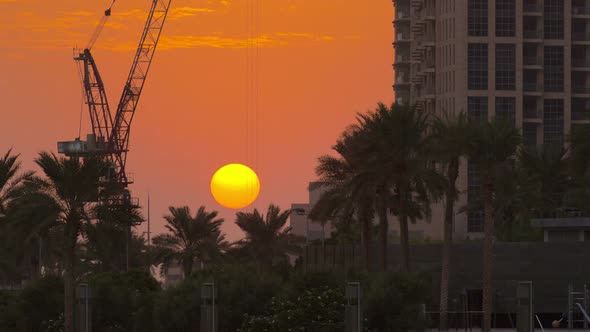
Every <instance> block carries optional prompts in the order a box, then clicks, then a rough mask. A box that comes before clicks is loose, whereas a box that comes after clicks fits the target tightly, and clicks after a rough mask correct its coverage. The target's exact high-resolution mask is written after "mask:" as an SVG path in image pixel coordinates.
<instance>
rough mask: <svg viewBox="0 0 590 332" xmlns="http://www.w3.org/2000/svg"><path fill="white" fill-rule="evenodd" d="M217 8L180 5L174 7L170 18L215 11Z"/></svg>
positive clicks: (169, 14) (175, 18) (174, 18)
mask: <svg viewBox="0 0 590 332" xmlns="http://www.w3.org/2000/svg"><path fill="white" fill-rule="evenodd" d="M215 11H216V10H214V9H211V8H195V7H178V8H172V9H171V10H170V12H169V13H168V18H169V19H171V20H178V19H182V18H186V17H191V16H195V15H197V14H199V13H213V12H215Z"/></svg>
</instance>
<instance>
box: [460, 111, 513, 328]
mask: <svg viewBox="0 0 590 332" xmlns="http://www.w3.org/2000/svg"><path fill="white" fill-rule="evenodd" d="M471 129H472V130H470V131H471V134H470V135H471V136H470V138H471V139H470V140H469V143H470V144H469V150H468V155H469V159H470V161H472V162H474V163H475V164H476V165H477V168H478V171H479V174H480V176H481V179H482V187H483V188H482V189H483V190H482V193H483V202H484V214H485V218H484V234H485V235H484V246H483V303H482V308H483V311H484V317H483V331H485V332H489V331H490V329H491V309H492V296H493V295H492V276H493V273H492V271H493V249H494V244H493V236H494V215H493V214H494V192H495V188H494V183H495V181H496V177H497V174H498V169H499V168H500V167H501V166H502V165H503V164H504V163H506V161H507V160H509V158H511V157H512V156H513V155H514V154H515V152H516V150H517V148H518V146H519V145H520V142H521V137H520V133H519V131H518V130H517V129H515V128H513V126H512V125H511V124H510V123H508V122H507V121H501V120H499V119H493V120H492V121H491V122H483V123H474V124H472V126H471Z"/></svg>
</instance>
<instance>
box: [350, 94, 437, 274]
mask: <svg viewBox="0 0 590 332" xmlns="http://www.w3.org/2000/svg"><path fill="white" fill-rule="evenodd" d="M358 122H359V123H358V125H355V126H354V128H355V129H356V130H357V131H358V133H359V138H358V140H359V141H360V142H359V143H357V144H358V145H359V146H360V147H359V148H358V151H357V152H356V153H357V158H358V160H362V161H363V162H362V165H361V167H362V169H363V171H362V172H363V173H366V174H370V176H369V178H371V180H372V181H373V183H375V184H377V187H376V197H377V204H376V205H375V206H376V210H377V215H378V216H379V222H380V224H381V249H382V252H383V262H382V264H383V268H385V266H386V263H387V257H386V254H385V253H386V251H387V235H388V230H387V225H388V218H387V211H388V210H389V211H390V212H391V213H393V214H394V215H395V216H397V219H398V222H399V226H400V242H401V245H400V249H401V250H400V254H401V270H402V271H404V272H406V271H409V269H410V262H409V234H408V233H409V232H408V222H409V221H411V222H416V220H418V219H422V218H424V217H425V216H427V215H429V214H430V203H431V202H432V201H433V200H437V199H438V198H439V197H440V196H441V195H442V191H443V189H444V183H445V181H444V177H442V176H441V175H440V174H439V173H438V172H437V171H436V169H435V167H434V166H433V163H432V161H433V158H432V155H431V153H430V152H431V150H432V136H431V135H429V133H428V130H429V117H428V115H427V114H426V113H424V112H418V111H416V110H415V109H414V108H411V107H408V106H402V105H397V104H392V105H391V107H387V106H386V105H384V104H382V103H380V104H378V106H377V109H376V110H375V111H373V112H369V113H368V114H360V115H359V117H358Z"/></svg>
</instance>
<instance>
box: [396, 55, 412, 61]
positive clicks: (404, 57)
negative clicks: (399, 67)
mask: <svg viewBox="0 0 590 332" xmlns="http://www.w3.org/2000/svg"><path fill="white" fill-rule="evenodd" d="M408 61H410V57H409V56H403V55H398V56H396V57H395V62H408Z"/></svg>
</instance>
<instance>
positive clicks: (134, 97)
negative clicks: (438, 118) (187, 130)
mask: <svg viewBox="0 0 590 332" xmlns="http://www.w3.org/2000/svg"><path fill="white" fill-rule="evenodd" d="M170 2H171V0H153V2H152V7H151V9H150V12H149V14H148V18H147V21H146V24H145V27H144V29H143V33H142V35H141V39H140V42H139V45H138V47H137V51H136V52H135V58H134V60H133V64H132V65H131V70H130V71H129V76H128V77H127V82H126V83H125V86H124V87H123V93H122V95H121V99H120V101H119V106H118V107H117V113H116V114H115V119H114V122H113V130H112V132H111V138H110V141H111V142H112V144H113V145H114V148H115V153H114V158H115V163H116V166H117V177H118V181H119V182H120V183H123V184H127V183H128V182H129V180H128V178H127V175H126V173H125V164H126V162H127V152H128V148H129V134H130V130H131V122H132V121H133V116H134V114H135V110H136V108H137V104H138V102H139V98H140V96H141V92H142V90H143V86H144V84H145V80H146V77H147V74H148V71H149V69H150V65H151V63H152V59H153V57H154V52H155V51H156V46H157V45H158V40H159V39H160V34H161V32H162V27H163V26H164V22H165V20H166V16H167V14H168V9H169V8H170Z"/></svg>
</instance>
